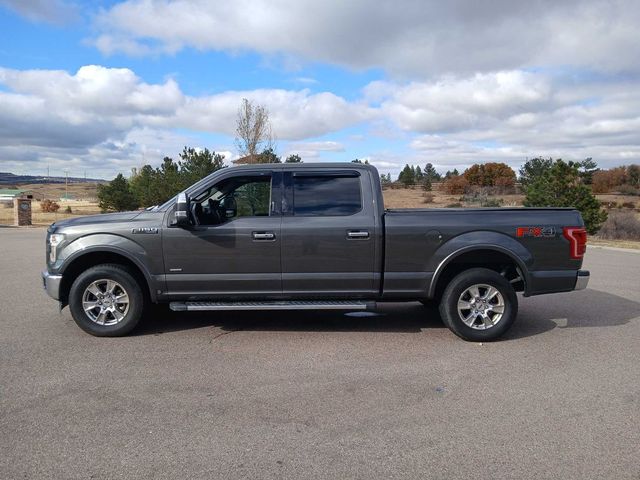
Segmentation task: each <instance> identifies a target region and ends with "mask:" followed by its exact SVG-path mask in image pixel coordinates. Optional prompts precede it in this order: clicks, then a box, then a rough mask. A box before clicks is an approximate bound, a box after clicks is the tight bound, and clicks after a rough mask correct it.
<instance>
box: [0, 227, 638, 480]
mask: <svg viewBox="0 0 640 480" xmlns="http://www.w3.org/2000/svg"><path fill="white" fill-rule="evenodd" d="M43 240H44V231H43V230H40V229H33V230H16V229H0V251H1V252H2V257H1V258H0V272H1V277H0V278H1V280H0V282H1V283H0V316H1V321H0V387H1V390H0V452H1V454H0V478H3V479H11V478H28V479H32V478H61V479H62V478H64V479H72V478H91V479H111V478H162V479H164V478H166V479H175V478H180V479H183V478H224V479H233V478H292V479H298V478H326V479H336V478H361V479H371V478H421V479H425V478H442V479H453V478H479V479H484V478H487V479H489V478H490V479H497V478H520V479H521V478H535V479H541V478H549V479H559V478H561V479H563V480H566V479H571V478H576V479H581V480H582V479H585V478H616V479H623V478H633V479H638V478H640V460H639V457H640V455H639V454H640V303H639V302H640V281H639V280H638V274H639V272H640V254H636V253H623V252H618V251H609V250H603V249H589V251H588V254H587V259H586V268H589V269H591V271H592V283H591V288H589V289H588V290H585V291H582V292H575V293H572V294H558V295H552V296H547V297H538V298H530V299H522V301H521V310H520V312H521V313H520V317H519V319H518V321H517V323H516V325H515V326H514V328H513V329H512V331H511V332H510V334H509V336H508V338H507V339H505V340H504V341H501V342H497V343H492V344H476V343H465V342H463V341H461V340H459V339H458V338H457V337H454V336H453V335H452V334H451V333H450V332H449V331H448V330H446V329H445V328H443V327H442V325H441V324H440V322H439V320H438V318H437V314H436V312H435V311H433V310H425V309H424V307H422V306H421V305H419V304H411V305H400V304H396V305H388V306H385V307H384V308H382V309H381V310H380V314H379V315H378V316H374V317H364V318H363V317H357V316H356V317H354V316H343V315H340V314H333V315H329V314H326V313H303V314H300V313H295V312H292V313H286V314H278V315H271V314H269V315H267V314H261V313H251V314H246V313H245V314H237V313H224V314H222V313H217V314H215V315H194V314H181V315H177V314H169V313H160V314H157V317H158V318H155V319H153V321H147V322H146V323H145V325H143V328H142V329H141V330H139V331H138V333H137V334H136V335H134V336H130V337H128V338H119V339H98V338H93V337H91V336H89V335H87V334H85V333H83V332H82V331H81V330H80V329H79V328H77V327H76V326H75V324H74V323H73V321H72V320H71V317H70V316H69V313H68V311H67V310H65V311H63V312H62V314H58V313H57V310H56V305H55V303H54V302H53V301H50V300H48V298H47V297H46V296H45V294H44V293H43V292H42V290H41V287H40V283H39V282H40V280H39V277H38V275H39V269H40V267H41V266H42V262H43Z"/></svg>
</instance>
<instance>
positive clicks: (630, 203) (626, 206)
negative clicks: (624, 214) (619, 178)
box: [621, 202, 636, 208]
mask: <svg viewBox="0 0 640 480" xmlns="http://www.w3.org/2000/svg"><path fill="white" fill-rule="evenodd" d="M621 206H622V208H636V204H635V203H633V202H623V203H622V205H621Z"/></svg>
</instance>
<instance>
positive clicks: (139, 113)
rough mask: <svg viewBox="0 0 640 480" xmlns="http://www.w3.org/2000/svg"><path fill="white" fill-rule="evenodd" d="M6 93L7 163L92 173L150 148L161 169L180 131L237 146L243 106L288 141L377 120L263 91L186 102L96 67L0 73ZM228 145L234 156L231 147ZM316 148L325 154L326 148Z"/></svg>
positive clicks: (340, 106) (176, 90)
mask: <svg viewBox="0 0 640 480" xmlns="http://www.w3.org/2000/svg"><path fill="white" fill-rule="evenodd" d="M0 85H1V86H4V87H5V89H4V90H0V147H1V148H3V150H2V152H0V153H3V152H4V154H5V155H4V159H5V160H3V162H4V161H6V162H9V161H10V160H12V159H15V161H16V162H18V161H20V162H22V161H25V157H24V156H23V155H19V154H17V152H18V151H24V150H28V151H29V152H31V153H32V155H31V157H30V158H34V157H35V159H39V161H40V162H43V161H45V160H46V161H47V162H48V163H50V162H52V161H54V163H55V162H57V160H55V159H58V160H61V161H62V160H64V161H66V162H74V161H76V160H79V159H82V158H84V159H85V160H86V161H87V164H88V165H89V166H90V167H91V166H93V165H94V164H96V163H95V161H94V160H95V159H100V161H105V162H108V163H110V164H111V165H112V167H111V168H112V170H113V169H114V168H116V167H117V168H120V167H121V166H123V165H126V166H127V168H126V169H125V170H128V168H129V167H131V166H137V165H138V164H139V163H140V162H141V161H142V160H141V158H140V157H141V156H144V155H145V149H146V148H147V147H145V146H146V145H147V146H150V147H148V148H149V150H148V151H147V155H148V156H149V157H151V156H152V154H153V158H156V161H159V159H161V158H162V156H164V155H166V154H172V153H174V152H175V151H176V150H175V149H171V150H167V149H166V148H167V147H175V146H176V144H180V143H182V141H180V142H176V139H177V138H181V136H180V135H176V134H173V133H168V132H171V130H173V129H184V130H188V131H199V132H205V133H214V134H222V135H225V136H227V137H231V138H232V137H233V136H234V133H235V122H236V115H237V109H238V106H239V105H240V102H241V100H242V98H249V99H251V100H253V101H255V102H256V103H259V104H263V105H265V106H266V107H267V108H268V109H269V111H270V114H271V120H272V124H273V128H274V132H275V133H276V135H277V137H278V139H281V140H284V141H287V140H294V141H295V140H301V139H304V138H309V137H315V136H320V135H324V134H327V133H330V132H333V131H336V130H339V129H342V128H344V127H347V126H350V125H353V124H354V123H358V122H361V121H364V120H365V119H367V118H368V117H369V116H370V115H371V110H370V109H369V108H368V107H367V106H366V105H364V104H356V103H349V102H347V101H346V100H344V99H343V98H341V97H339V96H337V95H334V94H332V93H329V92H321V93H311V92H310V91H309V90H297V91H291V90H283V89H262V90H254V91H227V92H222V93H218V94H213V95H207V96H200V97H194V96H188V95H185V94H184V93H183V92H182V91H181V89H180V87H179V85H178V84H177V83H176V82H175V81H174V80H173V79H168V80H166V81H165V82H164V83H160V84H149V83H146V82H144V81H142V79H140V78H139V77H138V76H137V75H136V74H135V73H134V72H132V71H131V70H129V69H126V68H106V67H102V66H97V65H88V66H84V67H81V68H80V69H79V70H78V71H77V72H76V73H75V74H73V75H72V74H69V73H67V72H65V71H60V70H25V71H20V70H12V69H6V68H0ZM166 138H169V144H168V145H167V142H166V141H165V139H166ZM225 143H226V145H223V147H225V148H224V149H225V150H229V143H232V142H230V141H228V142H225ZM184 144H186V142H185V143H182V145H184ZM189 144H192V142H189ZM336 145H337V144H336ZM336 145H332V144H331V143H330V142H329V143H327V144H325V148H337V147H336ZM178 146H179V145H178ZM210 147H211V146H210ZM313 147H314V149H315V150H320V149H322V148H321V145H320V144H317V145H314V146H313ZM179 150H181V147H180V148H179V149H178V151H179ZM229 151H230V150H229ZM228 157H229V158H231V157H232V155H231V154H230V155H229V156H228ZM150 161H151V160H150ZM97 164H101V163H100V162H98V163H97ZM7 165H10V164H9V163H7Z"/></svg>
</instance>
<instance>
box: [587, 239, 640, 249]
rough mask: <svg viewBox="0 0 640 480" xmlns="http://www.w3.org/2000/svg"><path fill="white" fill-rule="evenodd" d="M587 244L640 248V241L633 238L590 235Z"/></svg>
mask: <svg viewBox="0 0 640 480" xmlns="http://www.w3.org/2000/svg"><path fill="white" fill-rule="evenodd" d="M587 245H592V246H594V247H616V248H630V249H633V250H640V242H639V241H633V240H603V239H601V238H597V237H589V239H588V240H587Z"/></svg>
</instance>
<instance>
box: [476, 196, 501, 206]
mask: <svg viewBox="0 0 640 480" xmlns="http://www.w3.org/2000/svg"><path fill="white" fill-rule="evenodd" d="M503 203H504V200H502V199H501V198H487V199H486V200H484V201H483V202H481V203H480V206H481V207H485V208H494V207H501V206H502V204H503Z"/></svg>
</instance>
